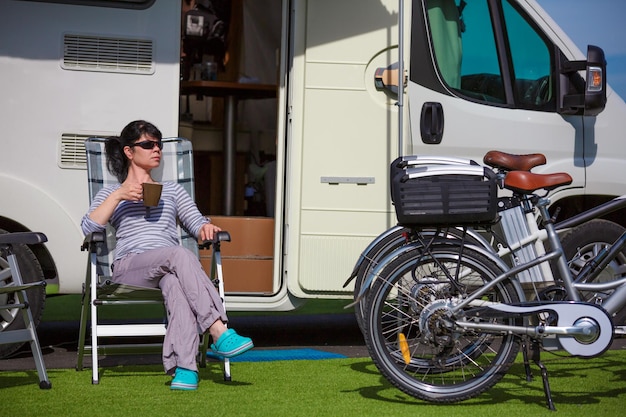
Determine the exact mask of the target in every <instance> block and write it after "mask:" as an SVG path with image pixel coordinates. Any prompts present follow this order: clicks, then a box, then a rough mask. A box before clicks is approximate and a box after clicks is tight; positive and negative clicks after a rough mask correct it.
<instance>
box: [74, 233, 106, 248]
mask: <svg viewBox="0 0 626 417" xmlns="http://www.w3.org/2000/svg"><path fill="white" fill-rule="evenodd" d="M104 242H105V233H104V232H92V233H89V234H88V235H87V236H85V239H83V244H82V245H81V247H80V250H81V251H86V250H89V251H95V250H96V247H97V246H98V244H102V243H104Z"/></svg>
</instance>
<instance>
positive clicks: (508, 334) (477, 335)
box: [356, 166, 626, 409]
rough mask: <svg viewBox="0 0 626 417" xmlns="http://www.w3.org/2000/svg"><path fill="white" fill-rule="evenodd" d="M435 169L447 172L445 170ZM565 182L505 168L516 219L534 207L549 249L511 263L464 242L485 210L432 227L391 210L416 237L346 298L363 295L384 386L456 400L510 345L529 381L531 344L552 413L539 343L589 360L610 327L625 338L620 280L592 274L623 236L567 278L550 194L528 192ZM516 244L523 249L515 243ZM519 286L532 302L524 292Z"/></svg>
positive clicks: (607, 340)
mask: <svg viewBox="0 0 626 417" xmlns="http://www.w3.org/2000/svg"><path fill="white" fill-rule="evenodd" d="M447 170H448V171H449V172H450V173H453V174H450V175H452V176H451V179H452V180H453V181H454V178H459V174H458V173H459V172H464V170H459V169H458V167H456V166H448V167H447ZM434 171H435V172H437V173H438V174H442V175H448V174H446V173H445V171H446V169H443V170H442V169H438V170H434ZM465 172H469V171H465ZM430 174H431V173H429V172H428V168H427V167H422V168H421V170H420V175H421V178H428V176H429V175H430ZM414 178H420V177H419V176H415V177H414ZM570 182H571V177H570V176H569V175H568V174H563V173H559V174H534V173H530V172H528V171H511V172H508V173H506V175H505V177H504V179H503V181H502V183H501V186H502V187H504V188H505V189H508V190H511V191H513V194H514V196H516V195H517V196H521V197H522V198H521V201H520V207H522V208H524V209H525V210H526V213H525V215H526V219H528V218H529V216H528V213H529V212H532V211H533V210H535V209H536V210H537V211H538V212H539V217H538V219H539V222H540V223H541V225H542V226H543V229H541V230H544V231H545V232H542V233H541V234H543V233H545V239H546V242H547V243H548V246H549V248H548V249H547V250H546V251H545V253H543V254H537V255H536V256H535V257H534V258H531V259H527V260H524V261H519V259H517V260H518V262H517V263H516V264H515V263H514V264H513V265H508V264H507V263H506V262H504V260H503V259H502V258H501V257H500V255H499V254H498V253H496V252H495V251H494V250H493V248H488V247H486V246H485V245H481V244H476V240H475V238H474V237H472V238H471V239H466V234H465V233H467V232H468V231H469V230H471V229H470V227H468V226H470V225H471V226H478V227H483V226H484V227H486V228H488V227H491V225H492V224H493V221H494V219H493V218H491V217H492V216H494V217H495V214H493V215H492V213H491V212H489V213H487V214H488V215H486V216H485V217H483V218H481V219H479V221H478V223H471V222H469V221H467V219H464V218H462V217H460V220H459V221H458V222H457V223H456V224H455V222H454V220H455V219H454V218H452V217H450V218H448V219H444V221H443V222H442V223H440V224H425V223H424V222H422V221H421V220H420V218H419V217H420V216H419V215H417V216H415V218H409V219H408V220H407V219H406V218H405V219H403V220H404V221H403V220H401V219H400V216H398V218H399V220H401V223H404V226H408V227H409V228H410V229H411V230H412V232H413V233H414V237H413V239H414V240H413V241H411V242H408V243H405V244H404V245H401V246H399V247H397V248H396V249H394V250H392V251H391V253H390V254H388V255H386V256H385V257H384V258H382V259H381V260H380V261H379V262H378V263H377V264H376V265H375V266H373V267H372V268H371V269H370V271H369V272H368V275H367V277H366V279H365V280H364V281H363V283H362V286H361V289H360V293H359V297H357V300H356V302H357V303H358V302H361V301H362V300H365V303H366V308H365V314H366V316H365V320H364V328H365V333H366V337H365V339H366V344H367V347H368V349H369V351H370V355H371V356H372V359H373V361H374V363H375V364H376V366H377V367H378V369H379V370H380V372H381V373H382V374H383V375H384V376H385V377H386V378H387V379H388V380H389V381H390V382H391V383H392V384H393V385H395V386H396V387H398V388H399V389H400V390H402V391H403V392H405V393H407V394H409V395H412V396H414V397H416V398H421V399H424V400H427V401H432V402H442V403H449V402H457V401H462V400H465V399H469V398H472V397H475V396H477V395H479V394H481V393H483V392H485V391H486V390H488V389H489V388H491V387H492V386H493V385H495V384H496V383H497V382H498V381H499V380H500V379H501V378H502V377H503V376H504V374H505V373H506V372H507V371H508V369H509V368H510V366H511V365H512V364H513V361H514V360H515V358H516V357H517V354H518V353H519V351H520V349H521V350H522V353H523V355H524V364H525V369H526V374H527V378H531V373H530V366H529V353H530V352H529V350H532V351H533V355H532V359H533V361H534V362H535V364H536V365H537V366H539V368H540V369H541V373H542V380H543V384H544V392H545V396H546V402H547V405H548V407H549V408H550V409H554V403H553V401H552V396H551V392H550V388H549V381H548V375H547V370H546V368H545V366H543V364H542V363H541V361H540V359H539V351H540V348H541V347H543V346H544V344H545V343H546V342H548V341H552V342H553V343H556V344H557V346H556V347H558V348H560V349H563V350H565V351H566V352H568V353H569V354H571V355H575V356H580V357H583V358H590V357H594V356H598V355H601V354H602V353H604V352H605V351H606V350H607V349H608V348H609V347H610V344H611V343H612V340H613V335H614V334H626V331H625V327H624V326H617V327H615V328H614V326H613V321H612V320H613V317H614V316H615V315H616V314H618V313H619V312H620V311H621V310H622V309H623V308H624V306H625V305H626V278H624V277H621V278H617V279H615V278H614V277H611V279H608V280H606V279H603V280H598V277H599V276H600V275H601V273H602V272H603V271H604V269H605V268H606V266H607V265H609V264H610V263H611V262H614V261H615V260H616V259H618V258H619V257H623V256H624V253H625V252H624V248H625V247H626V233H622V234H621V235H620V237H619V238H618V239H616V241H615V242H613V243H611V244H610V245H608V246H606V247H604V248H603V249H602V250H600V251H599V252H598V254H597V255H596V256H594V257H593V258H591V259H590V260H589V261H587V262H586V263H585V264H584V266H583V267H582V268H580V269H579V271H578V274H577V275H576V277H574V276H573V274H572V272H571V270H570V267H569V265H568V263H567V261H566V259H565V256H564V255H563V245H562V243H561V239H560V238H559V236H558V234H557V228H556V227H555V224H554V222H555V220H554V218H552V217H550V215H549V213H548V205H549V203H550V200H549V198H547V197H546V196H539V195H537V194H536V192H537V191H538V190H541V189H545V190H552V189H555V188H557V187H560V186H563V185H566V184H569V183H570ZM395 203H396V205H397V204H398V203H397V202H395ZM625 206H626V196H623V197H618V198H616V199H614V200H612V201H610V202H608V203H606V204H604V205H602V206H599V207H597V208H594V209H591V210H589V211H586V212H583V213H581V214H579V215H577V216H574V217H572V218H570V219H568V220H566V221H564V222H562V223H561V224H560V227H561V228H562V229H565V228H572V227H574V228H575V229H574V230H576V227H583V226H581V225H582V224H584V223H585V222H588V221H592V220H593V219H596V218H598V217H600V216H602V215H604V214H606V213H608V212H610V211H613V210H616V209H619V208H623V207H625ZM396 210H398V207H396ZM462 214H463V213H462ZM408 217H411V216H408ZM411 222H415V224H412V223H411ZM481 222H482V224H481ZM530 223H532V222H531V221H529V220H528V221H527V224H529V225H530ZM535 224H537V223H536V222H535ZM451 229H454V230H456V231H457V232H454V233H455V235H454V237H450V235H449V234H448V232H447V231H449V230H451ZM422 230H424V231H425V233H422ZM433 230H437V231H438V232H436V233H433ZM579 230H580V229H579ZM458 231H460V232H461V234H460V235H459V234H458ZM536 234H537V235H539V233H536ZM563 239H564V240H565V238H563ZM531 240H532V239H531ZM539 240H541V239H539ZM518 246H519V247H524V245H522V244H520V243H519V242H518ZM510 249H511V247H510V246H509V248H508V249H507V250H510ZM549 263H553V264H555V266H556V273H555V274H554V275H553V274H552V272H551V268H549V267H547V268H541V265H542V264H543V265H548V266H549ZM524 274H529V275H530V276H531V277H532V276H534V275H536V274H539V277H540V278H542V279H540V280H535V279H531V280H527V281H525V280H524ZM529 287H530V288H532V290H531V291H529ZM366 294H367V296H365V295H366ZM529 294H532V296H533V297H534V299H533V300H528V295H529ZM590 294H591V295H590ZM590 301H591V302H590Z"/></svg>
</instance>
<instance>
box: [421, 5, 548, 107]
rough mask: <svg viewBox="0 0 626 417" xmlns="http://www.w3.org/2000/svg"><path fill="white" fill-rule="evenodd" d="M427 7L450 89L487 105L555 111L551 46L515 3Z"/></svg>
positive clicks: (437, 54)
mask: <svg viewBox="0 0 626 417" xmlns="http://www.w3.org/2000/svg"><path fill="white" fill-rule="evenodd" d="M490 4H492V5H494V8H493V9H491V8H490ZM427 5H428V22H429V28H430V36H431V42H432V45H433V49H434V52H435V59H436V62H437V67H438V69H439V73H440V75H441V77H442V79H443V81H444V82H445V84H446V85H447V86H448V87H450V88H452V89H453V90H454V91H456V92H457V93H458V94H459V95H460V96H464V97H466V98H468V99H471V100H473V101H478V102H484V103H486V104H496V105H506V106H509V107H516V108H523V109H531V110H550V111H553V110H554V109H555V103H556V101H555V99H554V97H555V94H554V91H555V88H554V85H553V84H554V83H553V82H552V80H553V78H552V77H551V74H552V72H553V71H551V70H552V68H553V64H552V59H551V52H550V51H551V48H550V47H549V44H548V43H547V42H546V41H544V39H543V38H542V37H541V36H540V35H539V32H538V31H537V30H535V28H534V27H533V26H532V25H531V24H530V23H528V21H527V20H526V19H524V17H523V16H522V15H521V14H520V12H519V11H518V10H517V9H515V8H514V7H513V6H512V5H511V4H510V0H501V1H499V2H490V1H488V0H428V1H427ZM494 28H495V29H494ZM505 29H506V30H505ZM507 92H508V94H507Z"/></svg>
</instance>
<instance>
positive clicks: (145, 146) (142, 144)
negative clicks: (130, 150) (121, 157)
mask: <svg viewBox="0 0 626 417" xmlns="http://www.w3.org/2000/svg"><path fill="white" fill-rule="evenodd" d="M155 145H156V146H158V147H159V149H163V142H161V141H160V140H144V141H142V142H137V143H133V144H132V145H130V146H131V147H133V146H140V147H142V148H143V149H148V150H152V149H154V146H155Z"/></svg>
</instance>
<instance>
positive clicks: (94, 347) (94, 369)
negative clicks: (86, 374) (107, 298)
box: [89, 253, 100, 385]
mask: <svg viewBox="0 0 626 417" xmlns="http://www.w3.org/2000/svg"><path fill="white" fill-rule="evenodd" d="M91 256H93V257H94V259H93V261H92V262H91V285H90V291H89V294H90V296H89V308H90V310H91V383H92V384H93V385H97V384H99V383H100V381H99V379H98V309H97V307H96V305H95V303H94V300H96V299H97V290H98V285H97V282H95V281H96V280H97V279H98V275H97V274H98V271H97V269H96V259H95V257H96V254H95V253H92V254H91Z"/></svg>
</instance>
